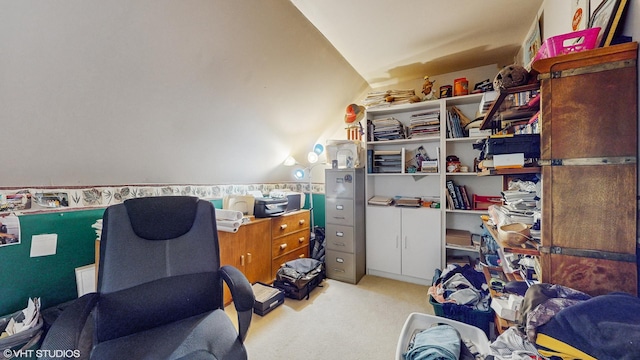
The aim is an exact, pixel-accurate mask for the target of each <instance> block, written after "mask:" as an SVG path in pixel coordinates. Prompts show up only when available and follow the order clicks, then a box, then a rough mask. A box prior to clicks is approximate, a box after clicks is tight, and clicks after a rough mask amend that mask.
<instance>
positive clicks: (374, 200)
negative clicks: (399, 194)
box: [367, 196, 393, 206]
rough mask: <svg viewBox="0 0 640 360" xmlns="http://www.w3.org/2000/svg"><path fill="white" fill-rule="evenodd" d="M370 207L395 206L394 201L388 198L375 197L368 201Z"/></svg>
mask: <svg viewBox="0 0 640 360" xmlns="http://www.w3.org/2000/svg"><path fill="white" fill-rule="evenodd" d="M367 203H368V204H369V205H381V206H390V205H393V199H392V198H390V197H386V196H374V197H372V198H371V199H369V201H367Z"/></svg>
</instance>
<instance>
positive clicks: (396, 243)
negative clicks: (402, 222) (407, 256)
mask: <svg viewBox="0 0 640 360" xmlns="http://www.w3.org/2000/svg"><path fill="white" fill-rule="evenodd" d="M398 240H399V238H398V236H397V235H396V249H398V245H399V244H398Z"/></svg>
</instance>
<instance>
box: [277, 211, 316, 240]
mask: <svg viewBox="0 0 640 360" xmlns="http://www.w3.org/2000/svg"><path fill="white" fill-rule="evenodd" d="M271 221H272V223H271V237H272V238H276V237H279V236H282V235H287V234H290V233H292V232H295V231H299V230H302V229H309V222H310V218H309V210H301V211H296V212H292V213H289V214H285V215H282V216H277V217H273V218H271Z"/></svg>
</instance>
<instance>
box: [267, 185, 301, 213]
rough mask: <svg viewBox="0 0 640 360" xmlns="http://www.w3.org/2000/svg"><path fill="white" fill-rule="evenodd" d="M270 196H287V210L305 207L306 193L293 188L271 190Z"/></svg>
mask: <svg viewBox="0 0 640 360" xmlns="http://www.w3.org/2000/svg"><path fill="white" fill-rule="evenodd" d="M269 197H270V198H286V199H287V201H288V202H289V203H288V204H287V210H286V212H291V211H296V210H300V209H302V208H304V194H303V193H301V192H296V191H291V190H271V192H270V193H269Z"/></svg>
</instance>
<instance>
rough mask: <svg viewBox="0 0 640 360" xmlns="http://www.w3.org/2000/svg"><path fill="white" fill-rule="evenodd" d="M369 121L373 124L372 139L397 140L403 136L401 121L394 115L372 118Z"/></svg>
mask: <svg viewBox="0 0 640 360" xmlns="http://www.w3.org/2000/svg"><path fill="white" fill-rule="evenodd" d="M371 123H372V124H373V139H374V141H381V140H398V139H404V138H405V134H404V127H403V126H402V123H401V122H400V121H398V119H396V118H394V117H388V118H382V119H374V120H372V121H371Z"/></svg>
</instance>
